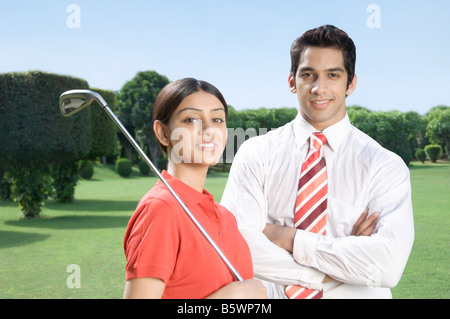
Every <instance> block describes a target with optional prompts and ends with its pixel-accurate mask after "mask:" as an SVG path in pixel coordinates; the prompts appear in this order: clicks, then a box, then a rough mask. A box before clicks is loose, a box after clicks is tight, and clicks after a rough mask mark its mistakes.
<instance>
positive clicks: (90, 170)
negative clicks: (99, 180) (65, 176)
mask: <svg viewBox="0 0 450 319" xmlns="http://www.w3.org/2000/svg"><path fill="white" fill-rule="evenodd" d="M79 174H80V176H81V178H82V179H91V178H92V176H93V175H94V163H93V162H92V161H90V160H85V161H83V163H82V164H81V167H80V173H79Z"/></svg>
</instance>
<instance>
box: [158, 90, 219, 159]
mask: <svg viewBox="0 0 450 319" xmlns="http://www.w3.org/2000/svg"><path fill="white" fill-rule="evenodd" d="M167 129H168V134H169V136H170V144H169V145H167V151H168V155H169V157H170V159H171V160H172V161H173V162H174V163H176V164H178V163H193V164H197V165H198V164H200V165H208V166H212V165H215V164H217V163H218V161H219V159H220V157H221V155H222V153H223V150H224V148H225V143H226V141H227V126H226V121H225V108H224V106H223V105H222V103H221V102H220V101H219V99H218V98H216V97H215V96H214V95H212V94H210V93H207V92H205V91H198V92H196V93H193V94H191V95H189V96H187V97H186V98H184V100H183V101H182V102H181V103H180V105H179V106H178V108H177V109H176V110H175V111H174V113H173V114H172V116H171V117H170V119H169V123H168V124H167Z"/></svg>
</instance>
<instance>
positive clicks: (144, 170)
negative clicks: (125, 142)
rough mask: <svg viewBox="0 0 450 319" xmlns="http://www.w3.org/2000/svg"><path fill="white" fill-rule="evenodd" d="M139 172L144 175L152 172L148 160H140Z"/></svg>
mask: <svg viewBox="0 0 450 319" xmlns="http://www.w3.org/2000/svg"><path fill="white" fill-rule="evenodd" d="M139 172H140V173H141V175H142V176H148V175H149V174H150V167H149V166H148V164H147V162H146V161H143V160H142V161H140V162H139Z"/></svg>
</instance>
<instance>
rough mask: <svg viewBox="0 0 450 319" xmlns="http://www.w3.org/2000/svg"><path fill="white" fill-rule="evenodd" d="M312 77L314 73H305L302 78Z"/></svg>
mask: <svg viewBox="0 0 450 319" xmlns="http://www.w3.org/2000/svg"><path fill="white" fill-rule="evenodd" d="M310 77H312V73H303V74H302V78H310Z"/></svg>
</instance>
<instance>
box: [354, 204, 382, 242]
mask: <svg viewBox="0 0 450 319" xmlns="http://www.w3.org/2000/svg"><path fill="white" fill-rule="evenodd" d="M368 214H369V209H368V208H367V209H366V210H365V211H364V212H363V213H362V214H361V216H360V217H359V218H358V220H357V221H356V223H355V225H354V226H353V230H352V233H351V234H350V235H352V236H370V235H371V234H372V232H373V230H374V229H375V226H376V225H377V221H378V220H377V219H378V217H380V213H379V212H376V213H373V214H372V215H371V216H370V217H369V218H367V215H368Z"/></svg>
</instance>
